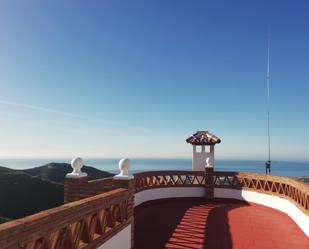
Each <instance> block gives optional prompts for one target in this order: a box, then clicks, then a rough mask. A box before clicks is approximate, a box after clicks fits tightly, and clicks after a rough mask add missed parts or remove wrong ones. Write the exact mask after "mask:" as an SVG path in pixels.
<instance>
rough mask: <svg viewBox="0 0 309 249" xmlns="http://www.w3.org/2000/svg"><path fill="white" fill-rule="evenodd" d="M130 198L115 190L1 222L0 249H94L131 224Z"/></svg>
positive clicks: (125, 192) (127, 194) (124, 190)
mask: <svg viewBox="0 0 309 249" xmlns="http://www.w3.org/2000/svg"><path fill="white" fill-rule="evenodd" d="M130 199H131V198H130V191H129V190H126V189H121V188H119V189H116V190H112V191H109V192H106V193H103V194H99V195H96V196H93V197H89V198H86V199H83V200H79V201H76V202H72V203H68V204H65V205H63V206H60V207H57V208H53V209H49V210H46V211H43V212H40V213H38V214H35V215H31V216H28V217H26V218H22V219H18V220H15V221H11V222H7V223H4V224H2V225H0V248H1V249H11V248H12V249H13V248H15V249H16V248H18V249H37V248H40V249H56V248H57V249H77V248H78V249H81V248H97V247H98V246H100V245H101V244H103V243H104V242H105V241H106V240H108V239H109V238H111V237H113V236H114V235H115V234H117V233H118V232H119V231H121V230H122V229H123V228H124V227H126V226H127V225H129V224H131V222H132V214H133V207H132V203H130Z"/></svg>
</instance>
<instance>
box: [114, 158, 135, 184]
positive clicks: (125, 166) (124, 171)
mask: <svg viewBox="0 0 309 249" xmlns="http://www.w3.org/2000/svg"><path fill="white" fill-rule="evenodd" d="M118 166H119V169H120V173H119V174H118V175H115V176H114V178H115V179H123V180H126V179H132V178H133V175H131V174H130V173H129V169H130V167H131V161H130V160H129V159H128V158H123V159H121V160H120V161H119V163H118Z"/></svg>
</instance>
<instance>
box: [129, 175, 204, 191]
mask: <svg viewBox="0 0 309 249" xmlns="http://www.w3.org/2000/svg"><path fill="white" fill-rule="evenodd" d="M134 180H135V193H138V192H140V191H143V190H146V189H152V188H164V187H204V186H205V172H202V171H189V170H162V171H151V172H150V171H149V172H141V173H136V174H134Z"/></svg>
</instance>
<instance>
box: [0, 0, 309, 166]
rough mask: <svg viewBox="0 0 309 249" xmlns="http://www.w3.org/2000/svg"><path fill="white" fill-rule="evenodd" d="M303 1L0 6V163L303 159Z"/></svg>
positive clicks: (307, 84)
mask: <svg viewBox="0 0 309 249" xmlns="http://www.w3.org/2000/svg"><path fill="white" fill-rule="evenodd" d="M308 13H309V1H307V0H278V1H274V0H272V1H269V0H268V1H261V0H256V1H247V0H243V1H229V0H226V1H217V0H216V1H214V0H213V1H206V0H204V1H198V0H194V1H191V0H186V1H182V0H173V1H172V0H153V1H150V0H149V1H148V0H140V1H127V0H123V1H118V0H110V1H107V0H106V1H102V0H99V1H63V0H62V1H55V0H53V1H12V0H7V1H5V0H2V1H1V2H0V156H1V157H73V156H82V157H125V156H127V157H131V158H133V157H190V156H191V146H190V145H187V144H186V142H185V139H186V138H187V137H188V136H189V135H190V134H192V133H193V132H194V131H196V130H209V131H211V132H213V133H214V134H216V135H217V136H219V137H220V138H221V139H222V143H221V144H219V145H217V151H216V152H217V156H218V157H219V158H227V159H229V158H231V159H233V158H234V159H265V158H266V154H267V150H266V148H267V127H266V61H267V60H266V58H267V27H268V26H269V25H270V26H271V132H272V153H273V158H274V160H306V161H308V160H309V131H308V129H309V128H308V127H309V110H308V107H309V97H308V95H309V29H308V28H309V14H308Z"/></svg>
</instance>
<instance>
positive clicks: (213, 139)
mask: <svg viewBox="0 0 309 249" xmlns="http://www.w3.org/2000/svg"><path fill="white" fill-rule="evenodd" d="M186 141H187V143H190V144H192V145H214V144H217V143H220V142H221V139H220V138H218V137H217V136H215V135H213V134H211V133H210V132H208V131H197V132H196V133H194V134H193V135H191V136H190V137H189V138H187V139H186Z"/></svg>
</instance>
